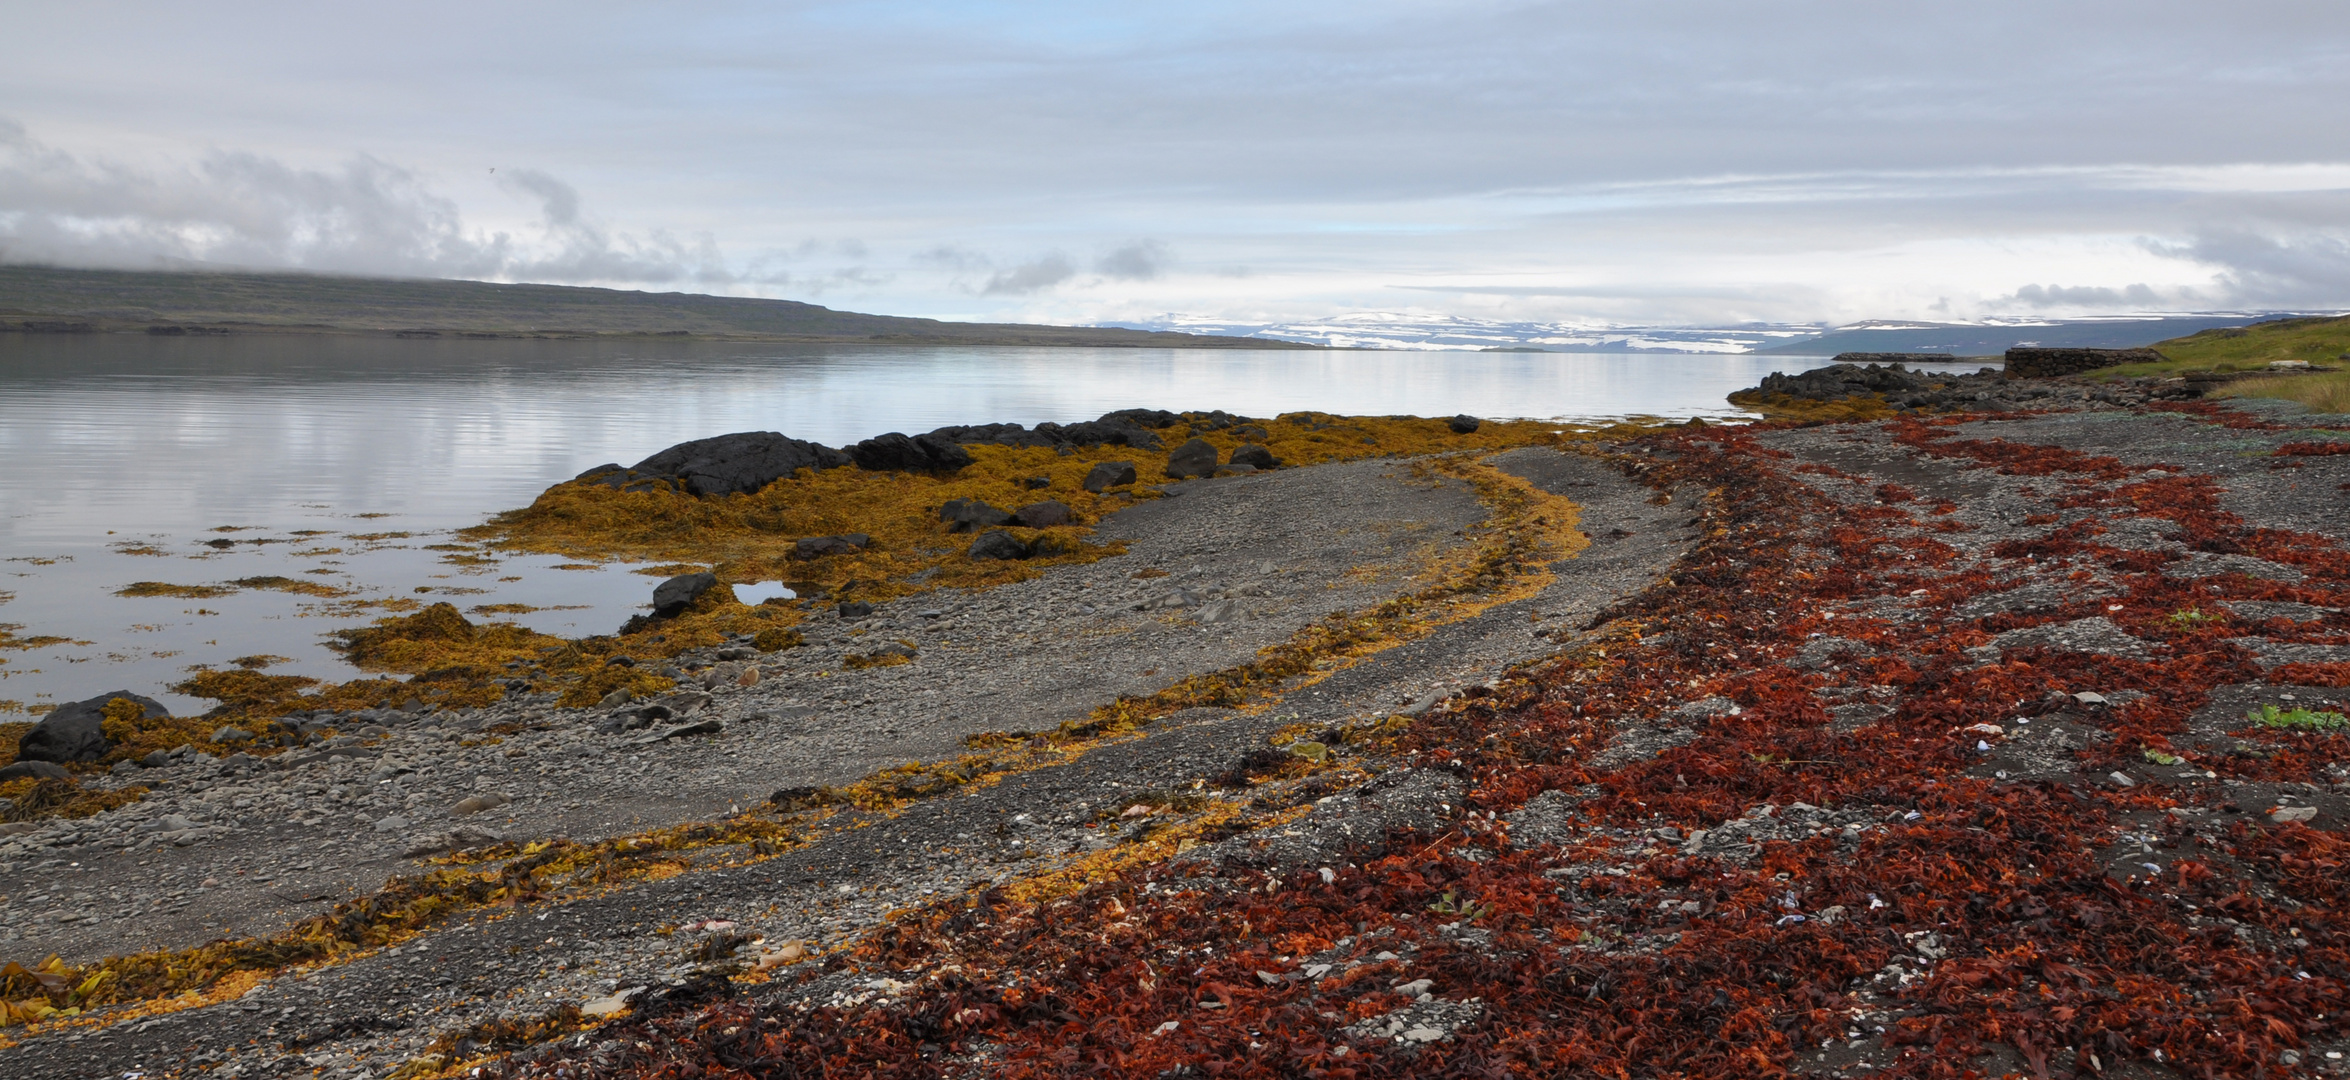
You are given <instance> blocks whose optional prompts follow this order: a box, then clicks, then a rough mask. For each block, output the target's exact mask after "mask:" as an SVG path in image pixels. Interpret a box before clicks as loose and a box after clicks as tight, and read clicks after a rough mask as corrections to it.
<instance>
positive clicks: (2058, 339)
mask: <svg viewBox="0 0 2350 1080" xmlns="http://www.w3.org/2000/svg"><path fill="white" fill-rule="evenodd" d="M2282 314H2290V313H2286V312H2206V313H2198V314H2192V315H2185V314H2182V315H2127V316H2101V317H2093V318H2076V319H2050V318H2035V317H2005V318H1999V317H1995V318H1988V319H1979V320H1974V321H1969V322H1947V323H1929V322H1906V321H1898V320H1869V321H1865V322H1857V323H1851V324H1847V325H1844V326H1829V325H1826V324H1822V323H1744V324H1739V325H1735V326H1606V325H1601V324H1595V323H1544V322H1501V321H1495V320H1489V319H1468V318H1462V317H1460V316H1458V315H1426V314H1417V313H1411V312H1386V311H1364V312H1355V313H1353V314H1348V315H1336V316H1332V317H1330V318H1326V319H1309V320H1303V321H1297V322H1279V323H1252V322H1234V321H1231V320H1225V319H1210V318H1205V317H1201V316H1192V315H1163V316H1160V317H1159V318H1156V319H1149V320H1144V321H1140V322H1115V323H1103V324H1101V325H1103V326H1117V327H1125V328H1128V329H1134V330H1181V331H1186V332H1189V333H1194V334H1221V335H1227V336H1231V337H1258V338H1270V339H1273V340H1276V341H1303V342H1310V343H1312V344H1316V345H1327V346H1331V347H1333V348H1341V349H1417V350H1429V351H1437V350H1444V351H1461V350H1484V349H1528V350H1540V351H1543V352H1667V353H1754V352H1769V353H1777V354H1781V355H1786V354H1805V355H1809V354H1815V353H1816V354H1819V355H1831V354H1834V353H1839V352H1848V351H1849V352H1939V353H1948V354H1950V355H1953V356H1989V355H1997V354H1998V353H2000V352H2003V351H2005V350H2006V349H2007V348H2008V347H2009V346H2012V345H2065V346H2074V347H2082V346H2087V347H2104V348H2127V347H2132V346H2138V345H2148V344H2152V343H2154V342H2156V341H2161V340H2164V339H2167V338H2173V337H2181V336H2184V335H2187V334H2192V333H2194V332H2196V331H2198V330H2202V329H2206V328H2209V327H2215V326H2240V325H2242V324H2244V323H2248V322H2254V321H2257V320H2260V319H2264V318H2274V317H2276V316H2278V315H2282Z"/></svg>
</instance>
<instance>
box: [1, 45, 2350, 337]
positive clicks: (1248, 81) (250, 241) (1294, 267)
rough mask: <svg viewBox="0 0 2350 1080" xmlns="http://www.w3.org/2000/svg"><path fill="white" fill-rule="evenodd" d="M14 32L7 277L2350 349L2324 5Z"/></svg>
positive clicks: (929, 310) (1032, 313) (4, 181)
mask: <svg viewBox="0 0 2350 1080" xmlns="http://www.w3.org/2000/svg"><path fill="white" fill-rule="evenodd" d="M19 6H20V7H22V8H24V10H20V11H12V12H11V27H10V28H11V33H10V34H8V35H5V36H0V101H6V102H9V103H10V108H12V109H13V110H15V113H14V115H15V116H16V118H17V119H19V120H21V121H23V122H24V123H26V124H28V125H30V126H31V129H32V130H33V131H37V132H38V133H39V140H35V139H34V138H33V137H32V136H30V135H28V134H26V130H25V129H23V128H9V129H7V130H6V131H0V257H4V258H10V259H52V260H58V261H76V262H85V263H95V264H103V265H139V266H147V265H169V264H179V263H187V262H198V261H201V262H212V263H232V264H243V265H259V266H288V267H301V268H307V269H335V270H349V271H358V272H373V273H401V274H455V275H464V276H475V277H491V278H516V279H530V280H547V281H565V282H596V283H605V284H619V285H630V284H634V285H642V286H647V287H659V288H692V289H707V290H714V291H731V292H754V293H765V294H770V295H787V296H805V295H815V294H819V293H820V294H823V295H825V296H826V297H827V300H826V302H827V303H834V304H838V305H840V306H851V305H854V306H859V307H862V308H865V309H867V310H880V311H888V312H893V313H905V314H927V315H939V316H948V317H971V318H988V319H1000V318H1040V319H1054V320H1085V319H1096V318H1099V319H1110V318H1132V317H1143V316H1148V315H1153V314H1156V313H1159V312H1164V311H1168V310H1184V311H1196V312H1206V313H1212V314H1214V315H1216V316H1217V317H1220V318H1228V319H1232V320H1235V321H1245V320H1282V319H1301V318H1317V317H1323V316H1329V315H1333V314H1337V313H1340V312H1344V311H1348V310H1381V311H1387V310H1398V309H1410V310H1427V311H1429V312H1431V313H1434V314H1456V315H1461V316H1466V317H1475V318H1500V319H1523V320H1535V321H1572V320H1578V319H1581V320H1610V321H1625V322H1637V323H1655V322H1667V321H1693V322H1721V321H1727V320H1733V319H1744V318H1754V319H1766V320H1809V319H1843V318H1861V317H1926V316H1929V315H1966V314H1983V313H1996V312H1997V311H2000V310H2010V311H2017V312H2061V311H2065V310H2075V309H2077V310H2118V309H2119V307H2127V306H2129V305H2135V304H2138V303H2141V302H2143V301H2144V300H2145V294H2147V293H2151V294H2152V295H2153V297H2154V298H2155V300H2156V301H2158V302H2159V303H2161V304H2164V305H2171V304H2215V305H2217V304H2225V305H2229V306H2250V307H2261V306H2291V307H2309V306H2344V305H2350V277H2345V275H2344V274H2343V273H2342V272H2341V261H2342V259H2343V258H2344V255H2343V244H2344V243H2345V240H2344V238H2345V237H2346V236H2350V7H2346V6H2344V5H2341V4H2338V3H2323V2H2318V0H2244V2H2241V3H2235V4H2225V5H2222V4H2211V3H2207V2H2200V0H2080V2H2077V3H2066V4H2058V5H2049V4H2046V3H2044V2H2035V0H1981V2H1979V3H1973V4H1966V5H1939V6H1935V5H1901V4H1883V3H1869V2H1864V0H1807V2H1804V3H1798V4H1782V5H1755V4H1752V3H1748V2H1744V0H1676V2H1675V3H1672V4H1651V5H1638V4H1622V3H1602V2H1599V0H1557V2H1545V3H1539V4H1527V3H1521V2H1515V0H1465V2H1462V3H1454V4H1444V5H1427V4H1412V3H1401V2H1396V0H1358V2H1354V3H1339V2H1337V0H1265V2H1259V3H1251V4H1246V5H1243V4H1239V3H1237V2H1233V0H1202V2H1201V3H1197V4H1186V5H1160V6H1157V7H1152V6H1148V5H1143V6H1132V5H1129V6H1124V7H1120V6H1101V5H1080V4H1068V3H1060V2H1046V3H1040V4H1030V5H1011V6H1003V5H983V6H979V7H959V6H955V5H946V6H941V5H936V4H932V3H927V2H923V3H915V2H912V0H874V2H860V3H853V4H851V3H837V2H828V0H812V2H807V3H795V4H787V5H772V4H751V3H743V2H736V0H717V2H715V3H709V4H695V5H685V6H671V7H667V8H663V9H660V10H658V11H654V10H652V9H647V8H644V7H642V6H641V5H626V4H616V3H609V2H605V0H577V2H574V3H568V4H564V5H561V6H559V7H558V6H556V5H553V4H549V3H537V2H534V0H521V2H518V3H514V4H504V5H487V6H485V5H479V4H458V3H455V2H453V0H417V2H416V3H414V4H410V5H404V6H400V7H398V8H382V7H379V8H353V7H350V6H347V5H345V6H336V5H319V6H312V7H308V8H296V9H289V8H286V7H284V6H282V5H275V4H256V3H249V2H246V0H222V2H220V3H216V4H208V5H203V6H201V8H173V7H170V6H164V7H159V8H154V9H152V10H145V11H142V12H141V13H140V15H139V17H138V18H136V19H126V18H122V17H119V16H117V15H112V14H109V13H108V11H107V9H106V8H105V7H104V6H103V5H97V6H93V5H65V4H58V5H19ZM354 43H360V44H354ZM492 166H495V167H496V169H497V171H496V172H495V173H494V174H493V173H491V172H490V171H489V170H490V168H491V167H492ZM848 238H854V239H848ZM1177 252H1179V253H1180V254H1181V259H1180V260H1178V259H1176V258H1174V257H1173V255H1172V253H1177ZM1234 268H1246V270H1245V274H1243V273H1241V272H1237V271H1236V270H1235V269H1234Z"/></svg>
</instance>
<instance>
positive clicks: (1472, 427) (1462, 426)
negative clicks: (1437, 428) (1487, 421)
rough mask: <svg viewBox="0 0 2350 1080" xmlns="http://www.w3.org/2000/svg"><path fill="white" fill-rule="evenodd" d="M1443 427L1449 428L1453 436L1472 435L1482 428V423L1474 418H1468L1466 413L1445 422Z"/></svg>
mask: <svg viewBox="0 0 2350 1080" xmlns="http://www.w3.org/2000/svg"><path fill="white" fill-rule="evenodd" d="M1444 426H1446V427H1449V428H1451V429H1452V433H1453V434H1455V435H1468V434H1472V433H1474V432H1475V431H1476V430H1477V429H1478V428H1479V427H1482V426H1484V422H1483V421H1480V420H1478V419H1477V418H1476V417H1474V416H1470V415H1469V414H1467V413H1462V414H1460V415H1459V416H1456V417H1453V418H1452V419H1450V420H1447V421H1445V422H1444Z"/></svg>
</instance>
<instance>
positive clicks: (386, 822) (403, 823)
mask: <svg viewBox="0 0 2350 1080" xmlns="http://www.w3.org/2000/svg"><path fill="white" fill-rule="evenodd" d="M407 827H408V819H407V818H404V817H401V816H400V815H398V814H393V815H392V816H390V817H386V818H378V819H376V822H375V831H377V832H399V831H400V830H402V829H405V828H407Z"/></svg>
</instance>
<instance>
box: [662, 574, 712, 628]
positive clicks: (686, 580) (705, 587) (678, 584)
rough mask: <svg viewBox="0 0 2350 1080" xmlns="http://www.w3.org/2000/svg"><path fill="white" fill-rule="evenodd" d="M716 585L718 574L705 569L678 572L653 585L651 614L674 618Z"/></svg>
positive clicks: (683, 612)
mask: <svg viewBox="0 0 2350 1080" xmlns="http://www.w3.org/2000/svg"><path fill="white" fill-rule="evenodd" d="M717 585H718V575H716V574H713V573H711V572H709V571H707V570H704V571H702V572H701V573H699V574H679V575H677V576H676V577H673V578H670V579H669V580H667V581H664V582H662V583H661V584H659V585H656V586H654V587H653V614H654V615H656V616H659V617H661V618H664V619H674V618H676V617H678V616H679V615H683V614H685V609H687V608H689V607H692V606H693V603H694V601H696V600H699V599H701V598H702V594H703V593H706V592H709V591H710V590H711V589H713V588H716V587H717Z"/></svg>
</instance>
